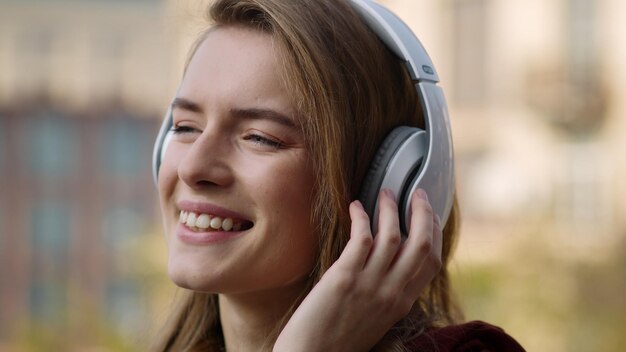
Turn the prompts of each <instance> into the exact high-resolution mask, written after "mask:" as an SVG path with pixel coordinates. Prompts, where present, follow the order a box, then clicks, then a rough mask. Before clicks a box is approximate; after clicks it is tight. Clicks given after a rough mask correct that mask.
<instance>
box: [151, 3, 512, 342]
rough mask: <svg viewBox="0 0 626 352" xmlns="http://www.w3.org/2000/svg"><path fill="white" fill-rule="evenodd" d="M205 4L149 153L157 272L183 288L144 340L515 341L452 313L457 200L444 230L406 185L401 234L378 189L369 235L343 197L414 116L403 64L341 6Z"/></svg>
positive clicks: (355, 205) (358, 208)
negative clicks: (157, 213) (163, 136)
mask: <svg viewBox="0 0 626 352" xmlns="http://www.w3.org/2000/svg"><path fill="white" fill-rule="evenodd" d="M209 17H210V20H211V22H213V26H211V27H210V28H209V29H207V30H206V31H205V32H204V33H203V34H202V35H201V36H200V38H199V39H198V41H197V43H196V45H195V46H194V47H193V50H192V53H191V58H190V60H189V62H188V64H187V66H186V69H185V74H184V77H183V81H182V83H181V86H180V88H179V90H178V92H177V95H176V97H175V99H174V101H173V103H172V106H171V114H172V119H173V128H172V133H173V134H172V136H171V139H170V141H169V143H168V145H167V148H166V149H165V151H164V152H163V154H162V155H163V157H162V160H161V164H160V166H159V167H158V188H159V194H160V203H161V210H162V213H163V218H164V228H165V234H166V240H167V245H168V256H169V261H168V271H169V276H170V278H171V279H172V280H173V281H174V282H175V283H176V284H177V285H178V286H181V287H183V288H185V289H187V290H186V291H185V294H184V297H181V299H180V302H179V304H178V306H177V307H176V308H175V310H174V314H173V315H172V318H171V319H170V321H169V323H168V326H167V327H166V329H165V331H164V334H163V335H162V340H161V341H159V342H158V343H157V345H156V347H155V349H156V350H174V351H179V350H181V351H182V350H194V351H195V350H215V351H219V350H229V351H259V350H269V349H272V348H273V349H274V350H276V351H304V350H310V351H332V350H337V351H365V350H372V349H373V350H381V351H382V350H404V349H409V350H411V349H417V348H419V349H420V350H422V349H425V350H426V349H428V348H430V349H432V348H433V346H435V345H438V346H437V348H439V350H442V351H443V350H445V348H446V346H448V345H447V344H449V346H448V347H449V348H450V349H453V348H457V347H458V346H462V345H463V344H465V342H467V341H469V340H471V341H474V340H476V339H475V338H474V337H472V336H473V335H472V334H474V335H475V334H476V333H475V332H476V331H485V332H486V333H487V334H493V335H494V336H495V337H494V338H493V339H492V340H493V341H496V343H499V342H501V341H505V342H506V343H509V344H510V346H513V347H515V348H518V347H519V346H518V345H517V344H515V343H514V341H513V340H512V339H510V338H509V337H508V336H507V335H505V334H504V333H502V332H501V331H500V330H498V329H496V328H493V327H491V326H489V325H487V324H477V323H475V325H467V324H466V325H460V326H453V325H452V324H454V323H456V322H457V320H458V319H459V317H460V312H459V311H458V310H457V309H456V308H455V306H454V304H453V301H452V298H451V293H450V288H449V283H448V274H447V269H446V264H447V262H448V259H449V256H450V253H451V249H452V247H453V245H454V241H455V238H456V225H457V214H456V206H455V207H454V209H453V211H452V213H451V215H450V217H449V219H448V220H447V223H446V224H445V227H444V228H443V231H442V229H441V227H442V226H441V224H440V219H439V218H438V216H436V215H433V211H432V208H431V206H430V203H429V201H428V196H427V195H426V192H424V191H423V190H418V191H417V192H415V193H414V194H413V196H412V198H411V207H412V213H411V227H410V229H409V230H408V237H407V239H406V240H405V241H402V240H401V230H400V225H399V220H398V208H397V205H396V200H395V195H394V194H393V193H392V192H390V191H389V190H383V191H382V192H381V194H380V198H379V214H377V216H378V231H377V233H376V234H375V236H372V233H371V230H370V219H369V218H368V216H367V214H366V212H365V211H364V210H363V207H362V205H361V204H360V202H359V201H352V200H354V199H356V198H357V196H358V193H359V189H360V186H361V183H362V181H363V179H364V177H365V174H366V172H367V170H368V165H369V161H370V160H371V159H372V157H373V155H374V153H375V151H376V148H377V146H378V144H379V143H380V142H381V141H382V140H383V138H384V137H385V135H386V134H387V133H388V132H389V131H390V130H392V129H393V128H394V127H395V126H399V125H408V126H422V125H423V124H424V122H423V121H422V117H421V107H420V105H419V102H418V99H417V96H416V94H415V89H414V88H413V85H412V82H411V79H410V77H409V75H408V73H407V72H406V70H405V69H404V67H403V66H402V65H400V63H399V62H398V60H397V59H396V58H395V57H394V56H393V54H391V52H390V51H389V50H388V49H387V48H386V47H385V46H384V45H383V44H382V43H381V42H380V40H379V39H378V38H377V37H376V36H375V35H374V34H373V33H372V32H371V31H370V30H369V29H368V27H367V26H366V25H365V24H364V23H363V22H362V21H361V19H360V18H359V16H358V15H357V14H356V13H355V12H354V11H353V10H352V9H351V7H350V6H349V5H348V4H347V3H346V2H345V1H338V0H319V1H317V0H316V1H312V0H298V1H295V0H218V1H216V2H214V3H213V4H212V6H211V8H210V11H209ZM381 67H384V69H380V68H381ZM351 201H352V202H351ZM443 326H451V327H448V328H443V329H442V328H441V327H443ZM476 326H477V327H478V329H476V328H475V327H476ZM439 334H443V335H442V336H445V337H446V338H445V339H444V340H441V339H440V338H439V337H438V336H439ZM464 334H466V335H467V334H469V335H472V336H469V335H468V336H465V335H464ZM481 334H482V333H478V335H481ZM461 335H463V336H465V337H461V338H460V340H459V341H456V340H455V339H454V338H453V337H454V336H461ZM482 336H486V335H484V334H483V335H482ZM446 339H447V340H446ZM450 339H452V340H454V341H452V340H450ZM479 340H480V339H479ZM509 340H510V341H509ZM483 346H486V347H489V346H490V345H488V344H483ZM506 346H508V345H506ZM496 347H497V346H496Z"/></svg>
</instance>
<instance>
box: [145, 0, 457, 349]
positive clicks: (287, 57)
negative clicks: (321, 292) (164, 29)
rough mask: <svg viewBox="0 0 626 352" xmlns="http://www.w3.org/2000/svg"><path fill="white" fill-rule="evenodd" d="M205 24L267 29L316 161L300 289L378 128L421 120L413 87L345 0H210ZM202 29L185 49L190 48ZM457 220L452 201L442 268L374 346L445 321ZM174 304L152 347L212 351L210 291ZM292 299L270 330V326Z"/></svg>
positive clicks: (216, 343)
mask: <svg viewBox="0 0 626 352" xmlns="http://www.w3.org/2000/svg"><path fill="white" fill-rule="evenodd" d="M208 17H209V21H210V22H211V23H212V24H213V26H243V27H247V28H250V29H253V30H259V31H263V32H265V33H269V34H270V35H271V36H272V38H273V40H274V42H275V43H276V44H277V47H278V48H279V50H278V54H279V56H280V57H279V59H280V62H281V63H282V66H283V67H282V74H283V79H284V81H285V84H286V85H287V87H288V91H289V92H291V94H292V97H291V98H292V101H293V104H294V106H295V108H296V110H297V113H298V115H299V116H300V117H301V120H302V121H303V125H302V128H303V131H304V135H305V140H306V143H307V147H308V148H309V151H310V155H311V156H312V157H311V162H312V163H313V164H314V166H315V167H314V170H316V172H317V175H316V180H317V181H316V185H315V186H314V187H315V191H316V192H315V199H314V206H313V209H314V211H313V214H311V216H312V223H314V224H324V226H320V227H319V228H317V234H318V236H319V243H320V248H319V256H318V258H319V260H318V261H317V266H316V267H315V268H314V269H313V271H312V272H311V274H310V276H309V277H310V279H309V281H310V282H309V286H308V289H307V290H306V292H303V293H302V298H303V297H304V296H305V295H306V294H307V293H308V290H310V288H311V287H313V285H315V283H317V282H318V281H319V280H320V278H321V277H322V275H323V274H324V273H325V272H326V270H328V268H329V267H330V266H331V265H332V264H333V263H334V262H335V260H336V259H337V258H338V257H339V255H340V254H341V252H342V250H343V248H344V247H345V245H346V243H347V241H348V239H349V231H350V217H349V214H348V204H349V202H350V201H351V200H353V199H356V198H357V196H358V193H359V187H360V184H361V181H362V180H363V178H364V176H365V174H366V172H367V168H368V165H369V161H370V160H371V159H372V157H373V155H374V153H375V151H376V148H377V147H378V145H379V144H380V142H381V141H382V139H383V138H384V137H385V135H386V134H387V133H388V132H389V131H390V130H391V129H393V128H394V127H395V126H398V125H408V126H417V127H423V125H424V121H423V118H422V114H421V107H420V103H419V101H418V99H417V95H416V92H415V88H414V86H413V83H412V82H411V79H410V77H409V75H408V73H407V72H406V69H405V68H404V66H403V65H402V64H401V62H400V61H399V60H398V59H397V58H396V57H395V56H394V55H393V54H392V53H391V52H390V51H389V50H388V49H387V48H386V47H385V46H384V44H383V43H382V42H381V41H380V40H379V39H378V38H377V37H376V35H375V34H374V33H373V32H371V30H370V29H369V28H367V26H366V25H365V24H364V23H363V22H362V21H361V20H360V18H359V17H358V15H357V14H356V13H355V12H354V11H353V10H352V9H351V7H350V6H349V5H348V4H347V2H346V1H345V0H343V1H340V0H314V1H313V0H217V1H214V2H213V3H212V5H211V6H210V8H209V11H208ZM209 31H210V30H207V31H205V32H204V34H203V35H201V36H200V37H199V39H198V41H197V44H196V46H195V47H194V48H192V55H193V52H194V51H195V48H197V45H199V43H200V42H202V40H203V39H204V38H205V37H206V35H207V34H208V33H209ZM457 227H458V207H457V204H456V201H455V205H454V208H453V211H452V213H451V215H450V217H449V220H448V222H447V224H446V225H445V228H444V240H443V255H442V261H443V268H442V269H441V271H440V273H439V274H438V275H437V277H436V278H435V279H434V280H433V282H432V283H431V284H430V286H429V287H428V288H427V289H426V290H425V292H424V293H423V295H422V296H421V297H420V298H419V299H418V300H417V301H416V302H415V304H414V307H413V309H412V311H411V313H410V314H409V315H408V316H407V317H405V318H404V319H402V320H401V321H400V322H398V323H397V324H396V325H395V326H394V328H392V329H391V330H390V331H389V332H388V333H387V334H386V335H385V337H384V338H383V340H382V341H380V342H379V344H378V345H377V346H376V348H375V349H376V350H381V351H383V350H389V351H390V350H403V346H404V343H405V342H406V341H407V340H408V339H410V338H411V337H412V336H413V335H415V334H416V333H420V332H421V331H423V330H424V329H426V328H428V327H432V326H438V325H447V324H451V323H454V322H455V321H456V319H457V317H460V310H458V309H457V308H456V305H455V304H454V301H453V299H452V294H451V289H450V285H449V278H448V271H447V267H446V265H447V263H448V260H449V257H450V254H451V252H452V249H453V246H454V243H455V239H456V233H457ZM182 295H183V297H181V298H180V299H179V303H178V304H177V305H176V306H175V307H174V312H173V314H172V316H171V319H170V321H169V322H168V324H167V326H166V327H165V329H164V331H163V333H162V334H161V337H160V338H161V340H160V341H158V342H157V344H156V346H155V350H159V351H165V350H185V351H189V350H220V349H222V348H223V343H224V342H223V337H222V332H221V326H220V321H219V309H218V306H217V295H215V294H207V293H198V292H189V291H185V292H183V293H182ZM299 303H300V301H298V302H294V305H293V308H292V310H291V311H289V312H288V313H287V315H286V316H285V317H284V319H283V322H282V324H281V325H280V326H277V327H276V329H275V336H270V337H269V338H268V343H273V341H274V339H275V338H276V337H277V335H278V333H279V332H280V330H281V329H282V327H283V325H284V324H285V323H286V321H287V320H288V318H289V317H290V316H291V314H292V313H293V309H295V308H296V307H297V305H298V304H299Z"/></svg>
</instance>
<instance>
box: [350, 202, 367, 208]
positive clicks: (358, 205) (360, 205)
mask: <svg viewBox="0 0 626 352" xmlns="http://www.w3.org/2000/svg"><path fill="white" fill-rule="evenodd" d="M352 203H354V205H356V206H357V207H358V208H359V209H361V210H365V209H363V204H361V202H360V201H358V200H355V201H354V202H352Z"/></svg>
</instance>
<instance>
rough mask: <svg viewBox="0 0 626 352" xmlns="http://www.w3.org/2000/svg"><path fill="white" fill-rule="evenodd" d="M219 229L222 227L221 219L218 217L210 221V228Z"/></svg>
mask: <svg viewBox="0 0 626 352" xmlns="http://www.w3.org/2000/svg"><path fill="white" fill-rule="evenodd" d="M220 227H222V218H220V217H219V216H216V217H214V218H213V219H211V228H212V229H216V230H217V229H219V228H220Z"/></svg>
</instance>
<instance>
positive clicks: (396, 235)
mask: <svg viewBox="0 0 626 352" xmlns="http://www.w3.org/2000/svg"><path fill="white" fill-rule="evenodd" d="M385 242H386V243H387V245H389V246H393V247H397V246H399V245H400V243H402V234H400V231H392V232H390V233H389V234H387V236H385Z"/></svg>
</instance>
